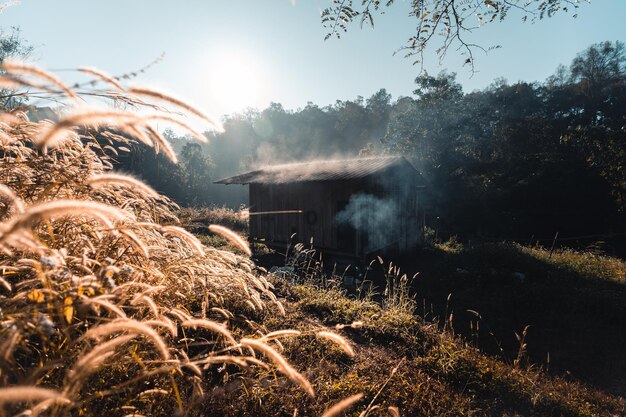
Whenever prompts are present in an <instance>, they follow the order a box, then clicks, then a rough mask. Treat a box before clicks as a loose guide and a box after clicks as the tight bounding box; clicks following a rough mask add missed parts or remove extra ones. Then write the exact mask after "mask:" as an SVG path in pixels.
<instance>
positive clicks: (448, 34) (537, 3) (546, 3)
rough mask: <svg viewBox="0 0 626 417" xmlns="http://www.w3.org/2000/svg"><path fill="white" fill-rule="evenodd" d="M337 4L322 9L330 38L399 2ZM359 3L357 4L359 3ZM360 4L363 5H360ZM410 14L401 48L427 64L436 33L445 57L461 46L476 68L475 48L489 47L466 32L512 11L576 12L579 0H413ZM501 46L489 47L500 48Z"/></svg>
mask: <svg viewBox="0 0 626 417" xmlns="http://www.w3.org/2000/svg"><path fill="white" fill-rule="evenodd" d="M333 3H334V6H331V7H327V8H326V9H324V10H323V11H322V14H321V18H322V24H323V25H324V26H325V27H326V28H327V29H328V30H329V31H328V33H327V34H326V39H328V38H330V37H331V36H336V37H338V38H339V37H340V36H341V33H342V32H346V31H347V30H348V25H349V24H350V23H352V22H354V21H359V22H360V23H361V27H362V26H363V25H370V26H372V27H373V26H374V14H376V13H379V14H382V13H384V9H385V8H387V7H390V6H392V5H394V4H395V3H396V1H394V0H384V1H383V0H357V1H353V0H333ZM355 3H356V5H355ZM359 3H360V4H359ZM407 3H408V4H410V6H409V7H410V9H409V16H412V17H414V18H415V20H416V27H415V34H414V35H413V36H411V37H410V38H409V40H408V41H407V43H406V45H405V46H404V47H403V48H401V50H403V51H405V52H406V56H410V57H413V58H414V59H415V62H416V63H420V64H422V63H423V57H424V51H425V49H426V47H427V46H428V45H430V44H431V43H432V42H433V36H434V35H438V36H440V38H441V39H442V41H441V43H440V45H439V47H438V48H437V50H436V51H437V54H438V55H439V58H440V59H443V58H444V57H445V55H446V53H447V52H448V50H449V48H450V47H452V46H458V49H460V50H461V51H462V54H463V55H464V57H465V64H466V65H469V66H470V68H471V70H472V71H473V70H474V51H475V50H477V49H478V50H482V51H486V49H485V47H483V46H480V45H476V44H473V43H471V42H468V41H467V40H466V38H465V35H467V34H468V33H470V32H472V31H473V30H474V29H477V28H478V27H480V26H482V25H484V24H486V23H490V22H493V21H495V20H499V21H503V20H505V19H506V18H507V17H508V16H509V13H510V12H511V11H517V12H521V13H522V20H523V21H527V20H530V21H536V20H540V19H543V18H545V17H552V16H554V15H555V14H556V13H558V12H568V11H570V10H572V11H574V13H576V12H575V11H576V10H577V9H578V7H579V5H578V0H412V1H411V2H407ZM576 16H577V15H576V14H574V17H576ZM498 47H499V46H498V45H491V46H487V48H489V49H492V48H498Z"/></svg>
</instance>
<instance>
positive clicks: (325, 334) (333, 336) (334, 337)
mask: <svg viewBox="0 0 626 417" xmlns="http://www.w3.org/2000/svg"><path fill="white" fill-rule="evenodd" d="M315 335H316V336H318V337H321V338H323V339H327V340H330V341H331V342H334V343H336V344H338V345H339V347H340V348H341V349H343V351H344V352H346V354H347V355H348V356H350V357H354V349H352V346H350V343H348V341H347V340H346V339H344V338H343V337H342V336H339V335H338V334H337V333H333V332H329V331H326V330H322V331H319V332H317V333H315Z"/></svg>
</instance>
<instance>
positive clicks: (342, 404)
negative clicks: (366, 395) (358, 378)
mask: <svg viewBox="0 0 626 417" xmlns="http://www.w3.org/2000/svg"><path fill="white" fill-rule="evenodd" d="M361 398H363V394H355V395H351V396H349V397H348V398H344V399H343V400H341V401H339V402H338V403H337V404H335V405H333V406H332V407H330V408H329V409H328V410H326V411H325V412H324V414H322V417H335V416H338V415H341V414H343V413H344V412H346V411H347V410H348V409H349V408H350V407H352V406H353V405H354V404H355V403H357V402H359V401H361Z"/></svg>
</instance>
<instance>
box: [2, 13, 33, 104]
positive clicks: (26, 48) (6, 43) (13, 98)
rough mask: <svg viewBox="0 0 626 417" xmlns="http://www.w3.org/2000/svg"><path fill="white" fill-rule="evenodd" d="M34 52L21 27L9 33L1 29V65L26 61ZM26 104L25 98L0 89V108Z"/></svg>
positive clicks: (13, 28) (12, 29) (14, 28)
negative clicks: (14, 61)
mask: <svg viewBox="0 0 626 417" xmlns="http://www.w3.org/2000/svg"><path fill="white" fill-rule="evenodd" d="M0 13H1V11H0ZM32 52H33V47H32V46H31V45H29V44H28V42H26V41H25V40H24V39H23V38H22V37H21V34H20V28H19V27H12V28H11V29H10V31H9V33H6V32H5V30H3V29H0V64H1V63H2V62H4V60H5V59H25V58H27V57H28V56H29V55H30V54H31V53H32ZM25 102H26V98H25V97H24V96H22V95H20V96H17V95H15V94H14V92H13V91H11V90H3V89H0V108H2V109H14V108H16V107H19V106H20V105H22V104H24V103H25Z"/></svg>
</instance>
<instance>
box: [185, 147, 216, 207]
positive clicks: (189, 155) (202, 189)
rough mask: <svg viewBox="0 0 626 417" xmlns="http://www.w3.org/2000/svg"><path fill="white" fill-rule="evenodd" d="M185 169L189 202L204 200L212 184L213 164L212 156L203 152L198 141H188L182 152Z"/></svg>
mask: <svg viewBox="0 0 626 417" xmlns="http://www.w3.org/2000/svg"><path fill="white" fill-rule="evenodd" d="M180 156H181V162H182V165H183V167H184V169H185V186H186V194H187V201H188V202H198V201H204V200H205V199H206V194H207V190H208V186H209V185H210V184H211V171H212V169H213V164H212V163H211V158H210V157H209V156H208V155H206V154H204V153H203V152H202V147H201V146H200V145H199V144H198V143H193V142H188V143H187V144H185V146H184V147H183V150H182V152H181V154H180Z"/></svg>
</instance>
